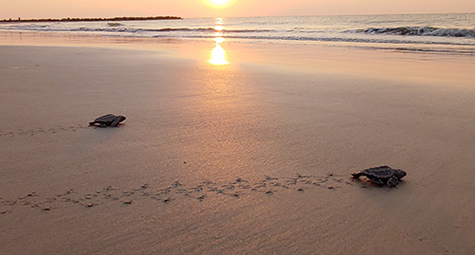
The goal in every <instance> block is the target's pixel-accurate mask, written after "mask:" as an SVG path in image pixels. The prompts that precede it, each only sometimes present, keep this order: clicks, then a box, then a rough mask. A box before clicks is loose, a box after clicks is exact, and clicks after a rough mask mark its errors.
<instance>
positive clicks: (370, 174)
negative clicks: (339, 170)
mask: <svg viewBox="0 0 475 255" xmlns="http://www.w3.org/2000/svg"><path fill="white" fill-rule="evenodd" d="M351 175H353V178H355V179H359V178H360V176H362V175H363V176H366V177H367V178H368V179H370V180H371V181H372V182H373V183H374V184H377V185H385V184H386V185H388V186H389V187H390V188H393V187H396V185H398V184H399V182H400V181H401V179H402V178H403V177H404V176H406V172H404V171H403V170H400V169H393V168H391V167H389V166H378V167H373V168H368V169H365V170H363V171H361V172H359V173H354V174H351Z"/></svg>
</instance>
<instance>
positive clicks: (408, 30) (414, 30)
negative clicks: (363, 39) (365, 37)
mask: <svg viewBox="0 0 475 255" xmlns="http://www.w3.org/2000/svg"><path fill="white" fill-rule="evenodd" d="M347 32H353V33H365V34H390V35H412V36H441V37H470V38H474V37H475V28H474V29H466V28H437V27H389V28H388V27H382V28H366V29H357V30H349V31H347Z"/></svg>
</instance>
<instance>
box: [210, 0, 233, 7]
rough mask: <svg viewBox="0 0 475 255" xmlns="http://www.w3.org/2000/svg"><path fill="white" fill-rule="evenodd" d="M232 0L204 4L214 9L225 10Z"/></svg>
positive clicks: (217, 0) (215, 0)
mask: <svg viewBox="0 0 475 255" xmlns="http://www.w3.org/2000/svg"><path fill="white" fill-rule="evenodd" d="M233 2H234V0H206V4H208V5H209V6H211V7H214V8H225V7H228V6H230V5H231V4H232V3H233Z"/></svg>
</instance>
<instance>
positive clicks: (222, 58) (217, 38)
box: [208, 18, 229, 66]
mask: <svg viewBox="0 0 475 255" xmlns="http://www.w3.org/2000/svg"><path fill="white" fill-rule="evenodd" d="M214 30H215V31H216V33H215V34H214V38H213V41H214V43H215V45H214V48H213V49H212V50H211V57H210V59H209V60H208V63H210V64H212V65H215V66H222V65H227V64H229V62H228V61H227V60H226V51H225V50H224V49H223V47H222V46H221V44H222V43H223V42H224V41H225V39H224V37H223V30H224V22H223V19H221V18H217V19H216V26H215V27H214Z"/></svg>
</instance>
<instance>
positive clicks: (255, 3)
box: [0, 0, 475, 19]
mask: <svg viewBox="0 0 475 255" xmlns="http://www.w3.org/2000/svg"><path fill="white" fill-rule="evenodd" d="M207 1H210V0H81V1H78V0H14V1H13V0H0V6H1V8H0V19H7V18H12V19H16V18H18V17H21V18H64V17H116V16H160V15H175V16H181V17H184V18H198V17H246V16H290V15H335V14H336V15H338V14H401V13H454V12H461V13H466V12H475V1H474V0H450V1H447V0H432V1H430V0H398V1H383V0H291V1H281V0H234V3H233V4H232V5H231V6H229V7H227V8H222V9H216V8H212V7H210V6H208V5H207V4H206V2H207Z"/></svg>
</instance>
